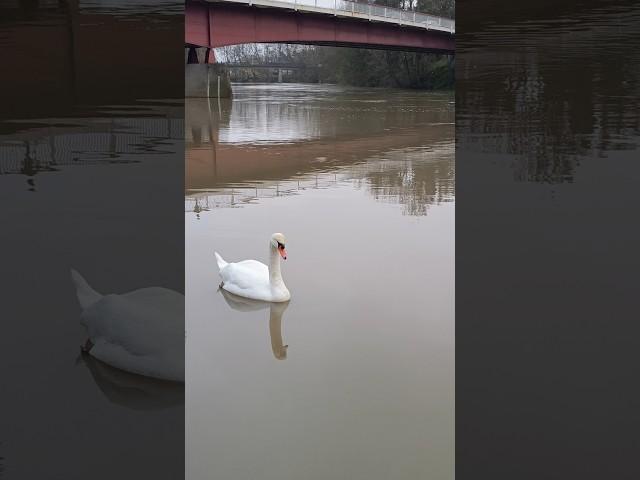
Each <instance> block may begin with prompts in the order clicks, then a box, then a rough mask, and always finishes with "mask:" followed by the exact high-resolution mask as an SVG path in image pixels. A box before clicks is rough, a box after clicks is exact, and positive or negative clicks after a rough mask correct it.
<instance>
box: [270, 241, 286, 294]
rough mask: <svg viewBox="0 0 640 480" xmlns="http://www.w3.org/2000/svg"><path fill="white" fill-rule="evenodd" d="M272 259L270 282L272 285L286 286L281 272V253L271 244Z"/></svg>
mask: <svg viewBox="0 0 640 480" xmlns="http://www.w3.org/2000/svg"><path fill="white" fill-rule="evenodd" d="M269 250H270V260H269V282H270V283H271V286H272V287H273V286H284V280H282V273H281V272H280V253H278V249H277V248H275V247H274V246H271V248H270V249H269Z"/></svg>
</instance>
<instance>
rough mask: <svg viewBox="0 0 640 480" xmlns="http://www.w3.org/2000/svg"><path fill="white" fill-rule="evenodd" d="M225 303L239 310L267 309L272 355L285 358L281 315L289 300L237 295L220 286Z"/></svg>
mask: <svg viewBox="0 0 640 480" xmlns="http://www.w3.org/2000/svg"><path fill="white" fill-rule="evenodd" d="M218 291H219V292H220V293H221V294H222V296H223V297H224V299H225V301H226V302H227V305H229V306H230V307H231V308H233V309H234V310H237V311H239V312H255V311H257V310H266V309H267V308H268V309H269V334H270V336H271V350H272V351H273V356H274V357H276V359H278V360H284V359H286V358H287V349H288V348H289V345H284V344H283V343H284V342H283V341H282V315H283V314H284V312H285V310H286V309H287V307H288V306H289V302H288V301H287V302H263V301H260V300H251V299H249V298H245V297H239V296H238V295H234V294H233V293H229V292H227V291H226V290H223V289H222V288H220V289H218Z"/></svg>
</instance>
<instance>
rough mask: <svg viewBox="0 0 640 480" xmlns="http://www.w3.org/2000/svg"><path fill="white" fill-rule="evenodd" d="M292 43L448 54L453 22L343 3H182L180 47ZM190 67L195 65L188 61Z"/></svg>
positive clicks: (451, 50) (333, 0)
mask: <svg viewBox="0 0 640 480" xmlns="http://www.w3.org/2000/svg"><path fill="white" fill-rule="evenodd" d="M243 43H291V44H303V45H330V46H344V47H355V48H372V49H384V50H403V51H417V52H430V53H443V54H453V53H454V51H455V21H454V20H452V19H448V18H443V17H436V16H433V15H427V14H423V13H419V12H414V11H409V10H400V9H395V8H390V7H384V6H380V5H374V4H368V3H358V2H352V1H345V0H290V1H282V0H204V1H195V0H187V1H186V4H185V44H186V46H187V47H190V48H192V49H194V48H195V47H205V48H206V49H207V55H206V57H205V60H204V63H214V62H215V59H214V58H213V56H212V55H209V50H210V49H212V48H217V47H224V46H229V45H237V44H243ZM190 58H191V61H190V62H189V63H197V62H195V61H194V60H195V57H194V56H191V57H190Z"/></svg>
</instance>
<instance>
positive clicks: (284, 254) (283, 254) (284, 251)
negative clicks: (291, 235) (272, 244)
mask: <svg viewBox="0 0 640 480" xmlns="http://www.w3.org/2000/svg"><path fill="white" fill-rule="evenodd" d="M278 251H279V252H280V256H281V257H282V258H283V259H284V260H286V259H287V251H286V250H285V249H284V247H280V248H279V249H278Z"/></svg>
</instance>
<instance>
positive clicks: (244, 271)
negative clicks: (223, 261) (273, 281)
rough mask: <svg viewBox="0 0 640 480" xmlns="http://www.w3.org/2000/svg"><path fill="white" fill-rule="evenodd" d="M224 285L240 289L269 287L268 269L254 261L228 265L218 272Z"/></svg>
mask: <svg viewBox="0 0 640 480" xmlns="http://www.w3.org/2000/svg"><path fill="white" fill-rule="evenodd" d="M220 276H221V277H222V280H223V281H224V283H225V285H227V284H233V285H235V286H236V287H237V288H240V289H249V288H253V287H256V286H260V287H262V286H264V285H265V284H266V285H269V268H268V267H267V266H266V265H265V264H264V263H261V262H258V261H256V260H245V261H243V262H238V263H229V264H228V265H227V266H226V267H225V268H223V269H222V271H221V272H220Z"/></svg>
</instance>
